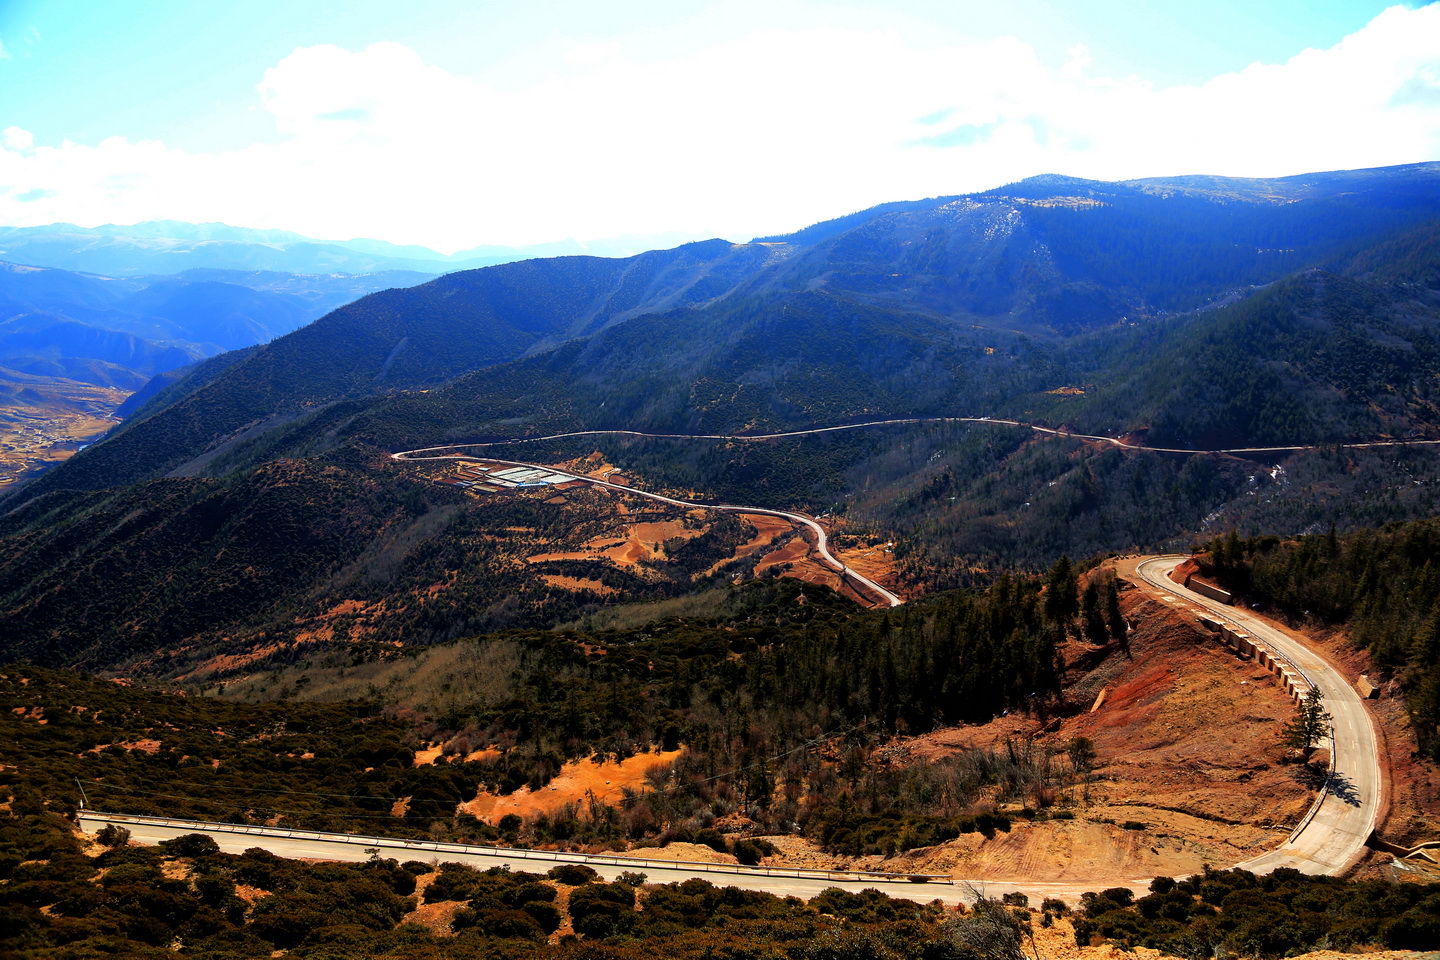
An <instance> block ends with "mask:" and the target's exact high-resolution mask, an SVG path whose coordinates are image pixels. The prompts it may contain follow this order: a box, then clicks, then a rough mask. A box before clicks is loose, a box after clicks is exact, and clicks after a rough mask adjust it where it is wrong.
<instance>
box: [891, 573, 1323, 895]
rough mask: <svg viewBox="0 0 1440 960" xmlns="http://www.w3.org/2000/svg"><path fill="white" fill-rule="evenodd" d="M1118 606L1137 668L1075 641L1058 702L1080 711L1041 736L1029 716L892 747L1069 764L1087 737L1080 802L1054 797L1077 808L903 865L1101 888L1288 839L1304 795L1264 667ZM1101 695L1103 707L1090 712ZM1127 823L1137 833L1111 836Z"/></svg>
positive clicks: (1155, 605) (1176, 620)
mask: <svg viewBox="0 0 1440 960" xmlns="http://www.w3.org/2000/svg"><path fill="white" fill-rule="evenodd" d="M1122 607H1123V609H1124V611H1125V615H1126V618H1127V619H1128V620H1129V621H1130V622H1131V623H1132V624H1133V625H1134V629H1133V630H1132V632H1131V637H1130V646H1131V651H1132V654H1133V659H1128V658H1126V657H1125V655H1124V654H1123V653H1121V652H1119V651H1118V650H1114V649H1110V650H1108V651H1106V650H1101V649H1097V648H1091V647H1089V646H1088V645H1084V644H1071V645H1070V647H1069V649H1067V651H1066V659H1067V661H1069V662H1072V663H1074V662H1076V661H1083V662H1085V663H1087V665H1088V670H1087V671H1086V672H1085V673H1084V674H1083V675H1077V676H1075V677H1074V678H1073V679H1072V682H1073V684H1074V685H1072V686H1071V687H1069V689H1068V692H1067V697H1068V698H1069V699H1070V700H1071V702H1072V703H1073V704H1074V705H1075V707H1076V708H1078V709H1079V710H1080V712H1078V713H1076V714H1074V715H1072V716H1069V717H1066V718H1064V719H1062V720H1059V721H1058V722H1052V723H1051V724H1049V725H1047V726H1046V727H1045V729H1044V730H1042V729H1041V724H1040V723H1039V722H1038V721H1036V720H1035V719H1033V718H1030V717H1019V716H1015V717H1001V718H997V719H996V720H994V721H992V722H991V723H988V724H984V725H981V726H972V727H962V728H954V729H947V730H942V731H937V732H936V733H933V734H930V735H927V736H925V737H921V738H917V739H915V740H911V741H904V742H903V743H902V744H900V745H897V747H896V748H895V752H896V753H900V754H908V755H909V758H910V759H911V761H912V762H913V760H924V759H931V758H939V757H943V756H945V755H947V754H949V753H952V752H954V751H955V750H957V749H959V748H961V747H968V746H992V745H996V744H1001V743H1004V742H1005V741H1006V740H1008V739H1024V738H1027V737H1034V738H1035V739H1036V741H1037V743H1038V744H1039V745H1040V746H1042V747H1045V748H1048V749H1051V750H1054V751H1056V753H1057V754H1058V757H1057V762H1058V763H1061V764H1064V763H1066V760H1065V754H1064V750H1065V747H1066V745H1067V744H1068V743H1069V742H1070V741H1071V740H1072V739H1073V738H1074V737H1077V736H1083V737H1088V738H1089V739H1090V740H1091V741H1092V743H1093V744H1094V748H1095V751H1096V754H1097V759H1096V763H1095V774H1096V779H1095V780H1094V782H1092V783H1091V784H1089V791H1088V793H1089V800H1088V802H1087V801H1086V798H1085V793H1086V791H1085V790H1084V788H1083V787H1081V786H1078V785H1077V786H1075V787H1072V788H1071V789H1070V791H1069V796H1068V797H1061V798H1060V800H1061V802H1062V807H1061V809H1064V806H1063V804H1064V802H1065V801H1067V800H1068V802H1070V803H1071V804H1073V806H1071V807H1070V808H1069V809H1070V810H1071V812H1072V813H1073V815H1074V819H1073V820H1058V821H1056V820H1051V821H1040V822H1035V823H1017V824H1016V825H1015V826H1014V827H1013V828H1012V830H1011V831H1010V833H1008V834H1003V833H1002V834H997V835H996V837H995V838H994V839H993V840H989V841H986V840H985V839H984V838H983V837H981V836H980V835H978V834H972V835H967V836H962V837H961V838H960V839H958V840H956V841H952V842H951V843H947V844H944V845H942V846H940V847H935V848H931V849H929V850H923V851H913V852H912V854H911V855H909V856H904V857H901V858H899V859H900V860H901V862H902V863H904V864H905V868H906V869H915V870H917V871H922V870H923V871H924V872H953V873H954V875H955V876H957V877H968V878H979V879H1002V878H1004V879H1014V878H1021V877H1025V878H1029V879H1033V880H1036V881H1053V882H1073V883H1089V882H1106V881H1114V880H1116V879H1118V878H1123V877H1133V878H1141V877H1153V876H1179V875H1183V874H1188V873H1193V872H1196V871H1197V870H1200V869H1202V868H1203V867H1204V866H1205V865H1207V864H1209V865H1212V866H1216V867H1227V866H1230V865H1232V864H1234V863H1237V862H1239V861H1241V860H1244V859H1246V858H1248V857H1251V856H1254V855H1256V854H1258V853H1260V852H1262V851H1264V850H1265V849H1268V848H1270V847H1273V846H1276V845H1278V844H1279V843H1280V842H1282V841H1283V840H1284V838H1285V836H1286V834H1287V832H1288V827H1289V826H1292V825H1293V824H1294V823H1295V822H1296V821H1298V819H1299V818H1300V817H1301V816H1303V814H1304V812H1305V810H1306V809H1308V807H1309V804H1310V801H1311V799H1312V798H1313V794H1312V793H1311V792H1310V791H1309V790H1307V789H1305V788H1303V787H1302V786H1300V785H1299V784H1298V783H1297V782H1296V779H1295V768H1294V767H1293V766H1291V765H1289V764H1286V763H1284V762H1282V761H1283V751H1282V750H1281V749H1280V747H1279V745H1278V739H1279V732H1280V728H1281V726H1282V725H1283V723H1284V721H1285V720H1287V719H1289V717H1290V716H1291V715H1292V714H1293V711H1294V707H1293V704H1292V703H1291V701H1290V700H1289V698H1288V697H1287V696H1286V695H1285V693H1284V692H1283V691H1282V690H1281V689H1280V688H1279V687H1277V686H1276V685H1275V684H1274V682H1273V678H1272V676H1271V675H1270V674H1269V673H1268V671H1266V670H1264V669H1263V668H1261V667H1259V666H1258V665H1256V664H1255V663H1254V662H1247V661H1242V660H1239V659H1237V658H1235V657H1234V656H1233V655H1232V654H1230V653H1229V652H1228V651H1227V650H1226V649H1225V648H1224V647H1222V646H1220V645H1218V644H1215V643H1214V642H1213V641H1211V640H1210V639H1209V636H1208V634H1205V633H1202V632H1201V630H1200V629H1199V628H1198V627H1196V626H1193V625H1192V624H1191V623H1190V622H1189V621H1188V620H1187V619H1186V618H1184V617H1183V616H1182V615H1181V614H1179V613H1177V612H1176V611H1175V610H1173V609H1171V608H1170V607H1168V606H1167V605H1165V604H1162V603H1160V602H1158V601H1155V600H1152V599H1150V598H1149V597H1148V596H1147V595H1144V594H1142V593H1141V592H1140V591H1138V590H1126V591H1125V592H1124V593H1123V594H1122ZM1102 689H1103V690H1105V691H1106V694H1105V697H1104V700H1103V702H1102V703H1101V705H1100V707H1099V708H1098V709H1096V710H1095V711H1094V712H1089V711H1090V707H1091V704H1093V703H1094V702H1095V700H1096V699H1097V694H1098V693H1099V692H1100V691H1101V690H1102ZM1127 821H1134V822H1137V823H1142V824H1144V825H1145V827H1146V829H1144V830H1126V829H1123V828H1122V827H1121V826H1119V824H1123V823H1125V822H1127ZM889 866H893V864H887V867H889Z"/></svg>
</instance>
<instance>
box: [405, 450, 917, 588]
mask: <svg viewBox="0 0 1440 960" xmlns="http://www.w3.org/2000/svg"><path fill="white" fill-rule="evenodd" d="M551 439H553V438H551ZM707 439H709V438H707ZM445 449H449V448H446V447H428V448H426V449H423V450H404V451H401V452H400V453H392V454H391V455H390V458H391V459H392V460H402V461H407V462H408V461H414V460H474V459H478V458H476V457H474V456H467V455H465V454H434V455H432V456H419V454H424V453H428V452H430V451H433V450H445ZM484 459H485V460H486V461H487V462H489V463H503V464H506V465H508V466H513V467H531V468H533V469H536V470H548V471H549V472H550V473H558V474H560V475H561V476H565V477H570V478H571V479H573V480H583V481H585V482H586V483H588V484H591V485H592V486H596V487H604V488H605V489H607V490H618V491H619V492H621V493H632V494H634V495H636V496H638V497H649V498H650V499H651V500H659V501H660V502H661V503H668V504H670V505H671V506H676V507H685V508H687V509H693V508H696V507H699V508H701V509H704V510H723V511H726V512H728V513H759V514H764V515H765V516H768V517H782V518H784V519H786V520H789V521H790V522H791V523H798V524H800V525H801V526H803V527H805V528H806V529H808V530H809V531H810V532H811V533H813V534H814V535H815V552H816V553H817V554H819V556H820V559H821V560H823V561H824V562H825V563H826V564H827V565H828V566H830V567H831V568H832V569H834V570H836V571H837V572H838V573H839V574H840V576H841V577H842V578H844V579H846V580H848V581H850V584H851V586H852V587H855V586H857V585H858V587H859V588H860V590H861V591H862V592H864V591H868V592H869V593H870V594H871V595H872V596H874V597H878V598H879V599H880V601H881V602H882V603H886V604H889V605H890V606H892V607H898V606H900V604H902V603H904V602H905V601H904V600H901V599H900V598H899V597H897V596H895V594H893V593H891V592H890V591H889V590H886V589H885V588H884V587H882V586H880V584H878V583H876V582H875V581H874V580H871V579H870V578H869V577H867V576H865V575H864V574H863V573H860V572H858V571H856V570H852V569H850V568H849V567H848V566H846V565H845V563H844V562H843V561H841V560H840V558H838V557H836V556H835V555H834V554H832V553H831V552H830V537H829V535H828V534H827V533H826V532H825V528H824V527H822V526H821V525H820V524H819V523H817V522H816V521H815V520H814V519H813V518H811V517H807V516H805V514H803V513H790V512H789V511H786V510H772V509H771V508H769V507H742V506H737V505H735V504H733V503H700V502H698V501H692V500H677V499H675V498H674V497H666V496H662V495H661V494H658V493H650V492H649V491H646V490H639V489H637V488H635V487H627V486H623V485H621V484H618V483H611V482H610V481H608V480H599V479H597V478H595V477H591V476H587V475H585V474H583V473H572V472H570V471H569V470H562V469H560V468H559V467H549V466H546V465H544V464H539V463H525V462H523V461H520V460H497V459H495V458H493V457H486V458H484Z"/></svg>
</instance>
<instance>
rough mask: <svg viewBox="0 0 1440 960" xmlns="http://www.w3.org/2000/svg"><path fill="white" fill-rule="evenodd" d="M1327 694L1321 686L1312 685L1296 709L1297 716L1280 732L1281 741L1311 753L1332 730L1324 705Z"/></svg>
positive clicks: (1295, 748)
mask: <svg viewBox="0 0 1440 960" xmlns="http://www.w3.org/2000/svg"><path fill="white" fill-rule="evenodd" d="M1324 700H1325V695H1324V694H1323V693H1321V692H1320V688H1319V687H1311V688H1310V692H1309V693H1307V694H1305V699H1304V700H1303V701H1302V702H1301V703H1300V706H1299V707H1298V708H1296V710H1295V716H1294V717H1293V718H1291V720H1290V722H1289V723H1287V724H1286V725H1285V729H1284V730H1282V731H1281V732H1280V738H1281V742H1282V743H1284V744H1285V746H1287V747H1290V748H1292V749H1294V750H1300V751H1302V752H1304V753H1307V754H1308V753H1309V752H1310V751H1311V750H1313V749H1315V745H1316V744H1318V743H1319V742H1320V741H1321V740H1323V739H1325V736H1326V734H1328V733H1329V732H1330V714H1329V713H1328V712H1327V711H1326V709H1325V706H1324Z"/></svg>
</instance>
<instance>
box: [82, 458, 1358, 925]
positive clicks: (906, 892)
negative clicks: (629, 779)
mask: <svg viewBox="0 0 1440 960" xmlns="http://www.w3.org/2000/svg"><path fill="white" fill-rule="evenodd" d="M441 449H443V448H441ZM620 489H626V490H628V489H629V488H620ZM630 492H635V491H630ZM661 499H665V498H661ZM669 502H672V503H683V502H682V501H669ZM762 512H767V513H772V514H773V513H776V511H762ZM780 515H781V516H789V515H787V514H783V513H781V514H780ZM1186 559H1188V558H1186V557H1180V556H1167V557H1151V558H1148V559H1142V560H1140V561H1139V562H1138V564H1137V565H1136V573H1137V574H1138V576H1139V577H1140V578H1141V579H1142V580H1143V581H1144V586H1145V587H1146V588H1148V589H1150V590H1152V591H1154V592H1158V593H1160V594H1161V595H1162V596H1164V597H1166V598H1167V599H1168V600H1169V602H1170V603H1171V604H1172V605H1175V606H1177V607H1181V608H1186V607H1189V608H1190V609H1191V610H1192V611H1204V612H1205V613H1206V614H1207V615H1209V616H1210V617H1212V618H1214V619H1218V620H1223V621H1228V622H1229V623H1230V624H1232V625H1233V626H1235V627H1239V628H1241V629H1242V630H1243V631H1244V632H1246V633H1248V634H1249V635H1250V636H1251V637H1252V638H1253V639H1254V640H1255V641H1257V642H1258V644H1260V645H1261V646H1264V647H1266V648H1268V649H1269V650H1270V652H1271V654H1272V655H1278V656H1279V657H1280V658H1281V659H1282V661H1289V663H1290V665H1291V666H1292V667H1293V672H1296V673H1299V674H1300V675H1301V677H1302V678H1303V679H1304V680H1305V681H1306V682H1308V683H1311V684H1313V685H1314V686H1317V687H1319V689H1320V691H1321V692H1322V693H1323V694H1324V695H1325V703H1326V706H1327V708H1328V710H1329V711H1330V713H1331V715H1332V717H1333V727H1332V744H1331V756H1332V758H1333V759H1332V766H1331V776H1330V779H1329V781H1328V782H1327V784H1326V786H1325V789H1324V790H1323V792H1322V793H1321V795H1320V797H1319V798H1318V799H1317V800H1316V802H1315V803H1314V804H1313V805H1312V807H1311V809H1310V811H1309V812H1308V813H1307V814H1306V815H1305V817H1304V818H1303V819H1302V820H1301V822H1300V824H1299V825H1298V826H1297V827H1296V828H1295V830H1294V831H1293V832H1292V833H1291V834H1290V836H1289V837H1288V838H1286V840H1285V842H1284V843H1283V844H1281V845H1280V846H1279V847H1277V848H1276V849H1274V850H1272V851H1269V852H1268V853H1264V854H1262V855H1260V856H1258V857H1254V858H1252V859H1250V860H1246V861H1244V862H1243V863H1239V864H1236V866H1237V867H1240V868H1242V869H1245V870H1249V871H1252V872H1254V873H1269V872H1271V871H1273V870H1277V869H1280V868H1282V867H1289V868H1293V869H1296V870H1299V871H1300V872H1302V873H1307V874H1316V875H1318V874H1331V875H1335V874H1341V873H1344V872H1345V871H1346V870H1348V869H1349V868H1350V867H1351V866H1352V865H1353V864H1354V863H1355V862H1356V861H1357V860H1358V859H1359V858H1360V857H1361V856H1362V855H1363V854H1364V852H1365V849H1366V842H1367V841H1368V839H1369V838H1370V835H1371V833H1372V831H1374V829H1375V827H1376V821H1377V818H1378V814H1379V809H1380V799H1381V791H1382V789H1383V784H1384V780H1383V775H1382V771H1381V767H1380V759H1379V748H1378V744H1377V741H1376V735H1375V730H1374V727H1373V726H1372V724H1371V721H1370V716H1369V713H1368V711H1367V710H1366V708H1365V706H1364V704H1363V702H1362V701H1361V700H1360V698H1359V696H1358V695H1357V694H1356V693H1355V691H1354V689H1353V688H1352V687H1351V686H1350V684H1349V683H1348V682H1346V680H1345V678H1344V677H1343V676H1342V675H1341V674H1340V673H1339V671H1337V670H1336V669H1335V668H1334V667H1332V666H1331V665H1330V664H1329V663H1328V662H1327V661H1325V660H1324V659H1323V658H1322V657H1321V656H1320V655H1319V654H1317V653H1315V652H1314V651H1313V650H1311V649H1310V648H1309V647H1308V646H1306V645H1305V644H1304V643H1303V642H1301V641H1300V640H1299V639H1297V638H1296V637H1295V636H1292V635H1291V634H1290V633H1288V632H1287V631H1285V630H1283V629H1281V628H1279V627H1277V626H1275V625H1274V624H1271V623H1269V622H1268V621H1265V620H1263V619H1261V618H1259V617H1258V616H1255V615H1254V614H1251V613H1248V612H1246V611H1244V610H1239V609H1236V608H1234V607H1231V606H1229V605H1227V604H1222V603H1219V602H1217V601H1214V600H1211V599H1209V598H1207V597H1204V596H1201V595H1200V594H1198V593H1195V592H1194V591H1192V590H1188V589H1186V588H1185V587H1183V586H1181V585H1180V584H1178V583H1176V582H1174V581H1172V580H1171V579H1170V573H1171V571H1173V570H1174V569H1175V567H1176V566H1178V565H1179V564H1180V563H1182V562H1184V561H1185V560H1186ZM79 820H80V823H81V825H82V827H85V828H87V829H89V830H90V831H91V832H94V831H95V830H97V829H99V828H100V827H102V826H104V825H106V824H111V823H113V824H116V825H118V826H122V827H125V828H126V829H128V830H130V832H131V835H132V836H133V837H134V838H135V839H137V840H141V841H144V842H148V843H155V842H158V841H161V840H168V839H171V838H173V837H177V836H181V835H183V834H187V833H204V834H206V835H208V836H210V837H213V838H214V839H215V840H216V842H217V843H219V844H220V846H221V849H223V850H226V851H227V852H232V853H239V852H242V851H244V850H246V849H249V848H250V847H255V846H259V847H263V848H264V849H266V850H269V851H271V852H272V853H275V854H277V855H280V856H287V857H313V858H316V859H324V860H364V859H367V858H368V857H369V856H370V851H371V850H376V851H378V852H380V853H381V854H383V855H384V856H387V857H395V858H397V859H417V860H431V859H444V860H455V861H459V862H462V863H470V864H474V865H476V866H479V867H490V866H500V865H507V864H508V865H510V866H511V867H514V868H516V869H530V870H535V871H543V870H544V869H545V868H546V866H547V865H548V864H550V863H556V862H571V863H584V864H586V865H588V866H591V867H593V868H594V869H595V870H596V871H597V872H599V873H600V874H601V876H603V877H605V878H607V879H614V878H616V877H618V876H619V874H620V873H621V872H622V871H625V870H639V871H642V872H644V873H645V874H646V876H647V878H648V879H649V881H650V882H652V883H670V882H674V881H678V880H687V879H690V878H692V877H700V878H704V879H709V880H711V881H712V882H714V883H716V884H717V885H720V886H727V885H729V886H737V887H742V888H745V889H750V890H766V891H769V892H771V893H775V894H778V895H781V896H791V895H793V896H798V897H805V898H809V897H813V896H815V895H816V894H818V893H820V892H821V891H822V890H824V889H826V888H829V887H841V888H844V889H849V890H861V889H865V888H867V887H878V888H880V889H883V890H885V891H886V892H887V893H889V894H891V895H892V896H899V897H909V898H912V899H918V900H924V901H929V900H932V899H939V900H941V901H943V902H945V903H960V902H968V901H971V900H973V899H974V897H975V896H976V894H977V892H984V893H988V894H989V895H992V896H993V895H995V894H997V893H1001V892H1008V891H1011V890H1019V891H1022V892H1024V893H1026V894H1028V895H1029V896H1030V897H1031V898H1032V899H1035V900H1039V899H1042V898H1044V897H1060V898H1063V899H1068V900H1072V901H1073V900H1074V899H1075V898H1077V897H1079V895H1080V894H1082V893H1084V892H1086V891H1089V890H1097V889H1103V888H1108V887H1115V886H1126V887H1130V888H1131V889H1133V890H1135V891H1136V892H1137V893H1143V892H1144V888H1145V887H1146V885H1147V884H1148V883H1149V881H1150V878H1149V877H1127V878H1109V879H1099V880H1095V881H1091V882H1087V883H1050V882H1038V881H1030V880H1026V879H1023V878H1015V879H1008V880H983V881H969V882H967V881H951V882H946V881H944V880H943V879H942V878H930V879H931V881H932V882H928V883H923V884H921V883H912V882H910V881H909V880H908V878H907V877H905V876H902V875H888V876H887V875H883V874H865V873H861V872H854V871H826V870H803V869H784V868H750V867H740V866H736V865H730V864H712V863H689V862H684V861H652V860H644V859H640V858H629V857H618V856H608V855H601V856H590V855H586V854H565V853H555V852H550V851H537V850H522V849H510V848H504V847H476V846H464V845H460V844H441V843H434V842H430V841H418V840H395V839H389V838H380V837H357V836H350V835H345V834H321V833H312V832H308V831H298V830H283V829H276V828H268V827H256V826H248V825H246V826H241V825H236V824H216V823H208V822H204V821H192V820H174V819H167V818H158V817H132V816H125V815H120V814H108V813H100V812H97V811H92V810H82V811H80V815H79ZM936 880H939V881H940V882H934V881H936Z"/></svg>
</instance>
